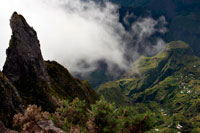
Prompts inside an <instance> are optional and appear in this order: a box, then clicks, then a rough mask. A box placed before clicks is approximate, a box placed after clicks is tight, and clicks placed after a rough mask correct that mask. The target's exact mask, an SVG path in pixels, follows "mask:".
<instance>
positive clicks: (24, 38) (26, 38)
mask: <svg viewBox="0 0 200 133" xmlns="http://www.w3.org/2000/svg"><path fill="white" fill-rule="evenodd" d="M10 26H11V29H12V37H11V40H10V45H9V48H8V49H7V51H6V54H7V59H6V62H5V65H4V67H3V73H4V74H5V75H6V76H7V77H8V79H9V80H10V81H11V82H12V83H13V85H14V86H15V87H16V88H17V91H18V92H19V94H20V96H21V97H22V99H23V102H24V104H25V105H28V104H37V105H39V106H42V107H43V108H44V109H48V110H54V109H55V106H56V102H55V101H54V100H52V97H51V94H49V93H47V92H48V90H50V83H49V76H48V74H47V72H46V67H45V65H44V61H43V57H42V54H41V50H40V43H39V40H38V38H37V33H36V32H35V30H34V29H33V28H32V27H30V26H29V25H28V23H27V22H26V20H25V19H24V17H23V16H22V15H19V14H17V13H16V12H14V13H13V15H12V17H11V19H10Z"/></svg>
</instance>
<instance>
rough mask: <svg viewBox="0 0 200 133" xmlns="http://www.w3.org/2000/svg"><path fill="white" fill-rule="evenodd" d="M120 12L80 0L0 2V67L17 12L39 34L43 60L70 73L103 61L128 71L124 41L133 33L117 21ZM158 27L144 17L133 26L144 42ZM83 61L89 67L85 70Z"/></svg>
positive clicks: (2, 0) (113, 8)
mask: <svg viewBox="0 0 200 133" xmlns="http://www.w3.org/2000/svg"><path fill="white" fill-rule="evenodd" d="M117 9H118V7H117V6H116V5H113V4H111V3H107V4H106V6H105V7H101V6H99V5H97V4H95V3H93V2H81V0H1V2H0V46H1V47H0V68H2V66H3V64H4V62H5V58H6V54H5V52H6V49H7V47H8V46H9V45H8V43H9V39H10V36H11V30H10V27H9V19H10V17H11V15H12V13H13V12H14V11H17V12H18V13H19V14H22V15H23V16H24V17H25V19H26V20H27V22H28V23H29V25H30V26H32V27H33V28H34V29H35V30H36V32H37V33H38V38H39V40H40V44H41V50H42V54H43V56H44V59H46V60H47V59H49V60H56V61H58V62H59V63H61V64H62V65H64V66H65V67H67V68H68V69H69V70H70V71H71V72H75V71H81V72H87V71H91V70H94V69H95V68H96V66H95V65H96V62H97V61H99V60H104V61H105V62H107V63H108V65H109V66H110V67H112V64H115V65H118V66H119V67H120V68H121V69H126V68H127V67H128V62H127V61H126V60H125V59H124V54H125V53H126V51H125V45H126V41H123V39H122V38H123V36H124V35H127V34H130V33H127V32H126V31H125V30H124V28H123V26H122V25H121V23H119V22H118V20H119V14H118V12H117ZM161 19H162V18H161ZM158 21H159V20H158ZM156 24H157V21H155V20H153V19H152V18H145V19H140V21H138V22H136V23H135V24H133V26H132V27H136V28H137V32H135V33H136V34H138V35H139V37H141V38H143V39H144V36H145V37H146V36H147V37H148V35H151V34H154V33H155V32H160V31H158V30H156V29H155V28H154V27H155V25H156ZM138 27H139V28H138ZM141 27H144V28H141ZM138 31H141V32H139V33H138ZM131 34H134V33H133V32H132V33H131ZM160 42H162V41H160V40H159V44H158V45H159V49H160V47H161V46H162V44H161V43H160ZM156 48H157V47H156ZM132 53H134V51H133V52H132ZM80 62H85V63H86V64H88V65H89V67H88V68H87V69H85V68H84V69H83V68H82V66H81V65H80Z"/></svg>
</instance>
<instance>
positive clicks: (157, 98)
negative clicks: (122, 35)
mask: <svg viewBox="0 0 200 133" xmlns="http://www.w3.org/2000/svg"><path fill="white" fill-rule="evenodd" d="M199 75H200V58H199V57H197V56H195V55H194V54H193V51H192V49H191V48H190V46H189V45H188V44H186V43H185V42H182V41H174V42H171V43H168V44H167V45H166V47H165V48H164V49H163V50H162V51H161V52H160V53H158V54H157V55H156V56H153V57H144V56H142V57H140V58H139V59H138V60H137V61H136V62H135V63H134V64H133V65H132V67H131V68H130V70H129V71H128V72H127V73H126V74H124V75H123V76H122V78H121V79H120V80H117V81H111V82H107V83H105V84H103V85H101V86H100V87H99V88H98V92H99V94H101V95H103V96H104V97H105V98H106V99H107V100H108V101H110V102H115V103H117V104H118V105H119V106H124V105H127V104H132V105H133V106H136V107H137V106H138V107H139V108H140V107H141V106H144V107H146V108H147V110H150V111H153V112H157V113H160V114H161V115H162V119H163V122H161V123H159V124H158V127H159V128H161V129H162V130H163V131H174V130H175V129H176V126H174V125H176V124H177V123H180V124H181V125H182V126H183V128H182V131H184V132H191V131H197V130H198V131H199V129H198V127H199V124H200V123H199V111H200V110H199V96H200V79H199ZM119 94H120V95H119Z"/></svg>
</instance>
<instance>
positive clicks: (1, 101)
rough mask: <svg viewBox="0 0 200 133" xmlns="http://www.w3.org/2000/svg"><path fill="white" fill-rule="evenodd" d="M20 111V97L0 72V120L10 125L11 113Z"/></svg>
mask: <svg viewBox="0 0 200 133" xmlns="http://www.w3.org/2000/svg"><path fill="white" fill-rule="evenodd" d="M22 111H23V108H22V104H21V98H20V96H19V94H18V92H17V90H16V88H15V87H14V86H13V85H12V84H11V83H10V81H9V80H8V79H7V78H6V76H4V75H3V74H2V72H0V120H1V121H2V122H4V124H5V125H6V126H9V127H11V125H12V124H11V121H12V117H13V115H14V114H15V113H18V112H22ZM0 132H1V130H0Z"/></svg>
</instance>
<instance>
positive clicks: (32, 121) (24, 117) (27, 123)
mask: <svg viewBox="0 0 200 133" xmlns="http://www.w3.org/2000/svg"><path fill="white" fill-rule="evenodd" d="M49 116H50V114H49V113H48V112H42V109H41V107H37V105H29V106H28V107H27V109H26V110H25V112H24V114H21V113H19V114H16V115H14V118H13V125H14V127H17V128H18V129H20V130H21V131H22V132H25V131H32V130H34V129H33V128H37V122H38V121H40V120H48V119H49Z"/></svg>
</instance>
